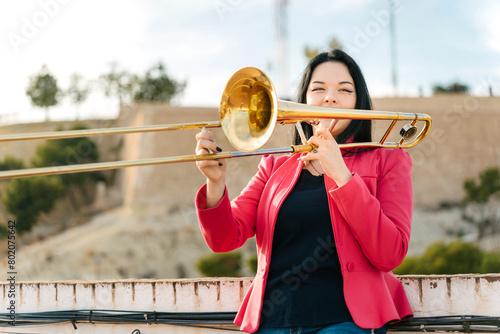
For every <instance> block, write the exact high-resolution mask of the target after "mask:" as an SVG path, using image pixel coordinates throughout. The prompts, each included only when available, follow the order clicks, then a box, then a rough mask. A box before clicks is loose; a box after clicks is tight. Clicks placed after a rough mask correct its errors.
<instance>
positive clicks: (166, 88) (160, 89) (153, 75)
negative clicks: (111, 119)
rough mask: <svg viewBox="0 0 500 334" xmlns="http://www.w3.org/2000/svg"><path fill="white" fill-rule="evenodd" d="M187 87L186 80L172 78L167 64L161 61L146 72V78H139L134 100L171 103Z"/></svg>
mask: <svg viewBox="0 0 500 334" xmlns="http://www.w3.org/2000/svg"><path fill="white" fill-rule="evenodd" d="M185 87H186V83H185V82H177V81H176V80H174V79H172V78H170V77H169V76H168V74H167V72H166V68H165V65H163V63H162V62H159V63H158V64H157V65H155V66H153V67H152V68H150V69H149V70H148V71H147V72H146V75H145V76H144V78H142V79H140V80H139V86H138V91H137V92H136V93H135V95H134V101H136V102H139V101H147V102H165V103H170V101H171V100H172V99H173V98H174V97H175V96H177V95H179V94H180V93H182V92H183V91H184V88H185Z"/></svg>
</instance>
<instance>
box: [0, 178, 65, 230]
mask: <svg viewBox="0 0 500 334" xmlns="http://www.w3.org/2000/svg"><path fill="white" fill-rule="evenodd" d="M62 196H64V188H63V186H62V184H61V182H59V180H58V179H57V178H56V177H54V176H49V177H32V178H25V179H12V180H10V181H9V183H7V185H6V186H5V189H4V193H3V194H2V201H3V204H4V205H5V208H6V209H7V211H9V213H11V214H12V215H13V216H14V217H15V219H16V222H17V224H16V228H17V231H18V232H19V233H22V232H24V231H29V230H30V229H31V227H32V226H33V225H34V224H35V223H36V221H37V219H38V217H39V215H40V214H41V213H42V212H45V213H48V212H50V211H51V210H52V208H53V207H54V205H55V203H56V201H57V200H58V199H59V198H61V197H62Z"/></svg>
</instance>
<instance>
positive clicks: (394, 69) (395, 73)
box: [389, 0, 398, 96]
mask: <svg viewBox="0 0 500 334" xmlns="http://www.w3.org/2000/svg"><path fill="white" fill-rule="evenodd" d="M395 11H396V8H395V6H394V0H389V17H390V19H389V29H390V33H391V67H392V89H393V95H394V96H398V69H397V66H398V65H397V54H396V23H395V14H394V13H395Z"/></svg>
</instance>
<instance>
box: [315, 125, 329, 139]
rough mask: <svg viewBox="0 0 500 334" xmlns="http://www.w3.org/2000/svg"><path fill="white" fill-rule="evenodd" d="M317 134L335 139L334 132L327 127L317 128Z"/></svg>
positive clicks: (323, 137)
mask: <svg viewBox="0 0 500 334" xmlns="http://www.w3.org/2000/svg"><path fill="white" fill-rule="evenodd" d="M316 135H317V136H318V137H320V138H322V139H326V140H331V139H333V136H332V133H331V132H330V131H328V129H327V128H318V129H317V130H316Z"/></svg>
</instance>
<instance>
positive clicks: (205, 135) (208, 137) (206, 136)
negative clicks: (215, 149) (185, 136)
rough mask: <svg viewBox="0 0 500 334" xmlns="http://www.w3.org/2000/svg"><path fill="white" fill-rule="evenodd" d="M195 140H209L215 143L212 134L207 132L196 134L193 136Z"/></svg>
mask: <svg viewBox="0 0 500 334" xmlns="http://www.w3.org/2000/svg"><path fill="white" fill-rule="evenodd" d="M195 138H196V140H200V139H206V140H211V141H215V139H214V136H213V134H212V131H208V132H198V133H197V134H196V136H195Z"/></svg>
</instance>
